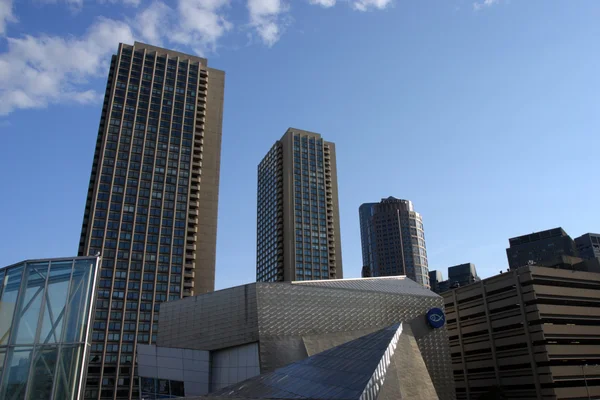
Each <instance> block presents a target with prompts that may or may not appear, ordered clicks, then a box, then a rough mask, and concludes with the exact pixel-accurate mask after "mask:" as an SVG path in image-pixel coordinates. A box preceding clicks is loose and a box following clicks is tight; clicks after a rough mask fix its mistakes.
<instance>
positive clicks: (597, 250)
mask: <svg viewBox="0 0 600 400" xmlns="http://www.w3.org/2000/svg"><path fill="white" fill-rule="evenodd" d="M575 245H576V246H577V252H578V255H579V257H581V258H583V259H584V260H592V259H594V258H597V259H599V260H600V235H599V234H597V233H586V234H585V235H581V236H579V237H578V238H575Z"/></svg>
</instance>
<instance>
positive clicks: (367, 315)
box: [157, 277, 454, 400]
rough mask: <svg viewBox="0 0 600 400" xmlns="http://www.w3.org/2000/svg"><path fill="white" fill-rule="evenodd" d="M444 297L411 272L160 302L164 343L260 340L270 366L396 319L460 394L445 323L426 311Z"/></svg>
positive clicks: (197, 345) (445, 385)
mask: <svg viewBox="0 0 600 400" xmlns="http://www.w3.org/2000/svg"><path fill="white" fill-rule="evenodd" d="M434 307H438V308H443V301H442V298H441V297H440V296H438V295H436V294H435V293H433V292H431V291H429V290H427V289H425V288H423V287H422V286H420V285H418V284H417V283H415V282H413V281H411V280H409V279H407V278H404V277H389V278H367V279H348V280H322V281H303V282H291V283H287V282H286V283H263V282H258V283H255V284H249V285H244V286H239V287H235V288H231V289H225V290H221V291H217V292H214V293H210V294H206V295H201V296H195V297H190V298H186V299H182V300H179V301H173V302H168V303H164V304H162V305H161V314H160V320H159V327H160V329H159V335H158V341H157V346H159V347H178V348H182V347H183V348H190V349H194V350H203V351H209V352H211V354H213V353H214V352H218V351H221V350H223V349H232V348H236V347H238V346H246V345H248V344H252V343H258V349H259V353H258V356H259V361H260V373H261V374H264V373H268V372H272V371H275V370H277V369H278V368H282V367H285V366H286V365H289V364H291V363H294V362H298V361H300V360H303V359H305V358H307V357H309V356H310V355H312V354H317V353H319V352H322V351H324V350H327V349H329V348H331V347H334V346H337V345H340V344H343V343H345V342H347V341H349V340H353V339H356V338H359V337H362V336H364V335H366V334H369V333H372V332H375V331H376V330H379V329H382V328H385V327H387V326H389V325H391V324H394V323H398V322H402V323H403V324H405V325H406V326H410V329H411V332H412V335H413V336H414V344H415V345H416V346H417V347H418V350H419V353H420V355H421V356H422V359H423V362H424V365H425V366H426V368H427V373H428V376H429V377H430V379H431V381H432V382H433V386H434V387H435V391H436V393H437V395H438V396H439V398H440V399H444V400H445V399H448V400H451V399H454V382H453V377H452V373H451V364H450V354H449V350H448V339H447V333H446V328H445V327H442V328H440V329H433V328H431V327H430V326H429V325H428V323H427V320H426V318H425V314H426V313H427V312H428V311H429V310H430V309H431V308H434Z"/></svg>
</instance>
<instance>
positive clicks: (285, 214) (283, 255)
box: [256, 128, 343, 282]
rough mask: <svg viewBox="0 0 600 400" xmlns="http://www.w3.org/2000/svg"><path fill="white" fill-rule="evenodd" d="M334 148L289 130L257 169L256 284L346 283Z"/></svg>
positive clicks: (316, 137)
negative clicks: (323, 280) (319, 280)
mask: <svg viewBox="0 0 600 400" xmlns="http://www.w3.org/2000/svg"><path fill="white" fill-rule="evenodd" d="M336 168H337V167H336V153H335V144H334V143H332V142H327V141H324V140H323V139H322V137H321V135H320V134H318V133H314V132H309V131H304V130H301V129H296V128H289V129H288V130H287V131H286V133H285V134H284V135H283V137H282V138H281V139H280V140H278V141H277V142H276V143H275V144H274V145H273V146H272V147H271V149H270V150H269V152H268V153H267V155H266V156H265V157H264V158H263V160H262V161H261V162H260V164H259V165H258V185H257V235H256V237H257V239H256V240H257V244H256V248H257V252H256V254H257V259H256V280H257V281H260V282H277V281H279V282H281V281H295V280H313V279H317V280H318V279H340V278H343V268H342V242H341V236H340V216H339V204H338V187H337V169H336Z"/></svg>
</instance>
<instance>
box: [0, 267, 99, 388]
mask: <svg viewBox="0 0 600 400" xmlns="http://www.w3.org/2000/svg"><path fill="white" fill-rule="evenodd" d="M97 265H98V258H97V257H76V258H60V259H46V260H35V261H24V262H22V263H18V264H15V265H11V266H9V267H5V268H2V269H0V398H1V399H6V400H22V399H60V400H63V399H65V400H67V399H77V398H79V395H80V391H81V385H82V375H83V373H84V372H85V368H83V367H84V365H83V363H84V360H85V359H86V356H87V354H88V353H89V340H90V337H89V325H90V324H89V322H90V318H91V313H92V308H93V307H92V304H91V303H92V299H93V292H94V288H95V283H96V275H97Z"/></svg>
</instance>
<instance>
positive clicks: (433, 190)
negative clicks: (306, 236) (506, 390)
mask: <svg viewBox="0 0 600 400" xmlns="http://www.w3.org/2000/svg"><path fill="white" fill-rule="evenodd" d="M29 5H30V4H29V3H28V2H27V1H26V2H21V3H18V4H16V3H15V7H14V10H13V14H14V20H17V19H18V22H17V21H13V22H8V23H7V24H5V25H3V28H2V30H3V32H5V36H6V38H10V39H11V40H10V41H9V40H8V39H4V40H3V41H2V45H1V48H0V50H1V51H2V52H3V53H2V54H3V56H2V60H3V61H7V60H14V65H15V66H16V67H19V66H21V65H22V64H21V63H22V62H23V61H24V60H25V59H24V58H23V57H25V56H27V57H30V58H27V59H26V60H27V61H33V63H32V64H31V65H33V66H37V68H38V70H39V71H50V72H51V73H52V74H51V75H49V76H50V78H56V80H55V79H49V80H40V81H38V82H39V84H34V85H32V86H31V87H32V88H35V89H36V90H38V92H36V93H38V95H36V96H34V97H33V98H29V97H28V98H25V100H27V99H29V100H31V101H30V102H24V103H23V106H22V108H18V109H14V110H12V111H11V113H10V114H9V115H7V116H3V117H2V119H1V122H0V137H1V140H2V146H0V171H2V172H0V180H1V181H2V183H3V192H4V193H8V195H5V196H3V197H2V203H1V207H0V210H1V211H0V213H1V214H0V218H1V220H2V221H3V227H4V228H5V229H3V232H2V234H1V235H2V236H1V238H0V239H1V240H0V242H1V243H2V244H3V246H2V249H3V251H2V252H1V254H0V257H1V260H2V264H4V265H8V264H12V263H14V262H17V261H19V260H21V259H25V258H32V257H33V258H44V257H53V256H57V255H60V256H64V255H73V256H74V255H76V251H77V244H76V243H78V241H79V236H80V233H81V232H80V228H81V217H82V215H81V213H82V206H83V204H84V203H85V189H82V188H83V187H86V186H87V185H88V182H89V167H90V166H89V161H90V160H91V159H92V158H93V148H94V144H95V141H96V133H97V127H98V126H97V121H98V119H99V116H100V108H101V103H99V102H98V100H97V97H94V95H95V94H97V93H103V92H104V88H105V83H106V82H105V81H104V80H105V78H106V73H107V71H108V64H107V63H109V62H110V54H112V53H113V52H114V49H115V48H116V45H117V43H116V42H117V40H116V39H117V37H119V34H120V33H121V29H120V28H121V27H122V25H108V27H112V28H114V31H115V32H114V33H115V35H114V36H115V40H114V41H112V39H110V38H107V37H108V36H103V34H104V32H106V30H102V29H100V28H102V27H106V26H107V25H106V24H104V25H102V24H101V25H99V24H98V21H97V19H96V17H97V16H99V15H102V16H104V17H105V18H107V19H112V20H119V21H122V20H123V17H131V21H133V20H134V19H135V18H134V17H135V16H137V15H138V14H140V13H141V12H142V11H144V10H145V9H146V6H147V4H145V3H143V2H142V3H141V4H140V6H139V7H138V8H135V7H133V6H124V5H123V4H122V2H104V3H102V4H95V3H88V2H86V3H85V5H84V6H83V7H82V8H81V9H80V10H78V11H77V12H71V10H69V9H68V7H66V6H65V4H64V2H54V4H46V2H43V4H42V3H40V4H36V6H35V7H28V6H29ZM393 5H394V6H393V7H392V6H390V7H388V8H386V9H385V10H377V11H375V12H369V13H362V12H355V11H353V10H352V9H351V7H348V6H347V4H346V3H341V2H338V4H337V5H336V6H335V7H332V8H329V9H327V10H324V9H321V8H319V7H316V6H312V5H309V4H302V5H297V4H294V5H293V6H292V8H291V9H290V13H289V14H288V15H289V16H293V17H294V19H295V21H294V22H293V23H291V24H290V25H288V28H287V30H286V31H285V32H284V34H283V35H282V36H281V37H280V38H279V41H278V42H277V43H274V44H273V45H272V47H264V46H262V45H260V44H257V43H256V42H253V43H251V44H249V45H247V46H246V43H245V41H243V42H242V44H241V45H240V42H238V41H237V39H234V38H233V37H232V38H231V40H230V38H229V37H224V41H220V42H218V43H219V45H218V46H215V47H214V48H213V49H203V51H205V53H206V56H207V57H208V58H209V59H210V62H211V65H212V66H214V67H216V68H219V69H223V70H226V71H227V73H228V75H227V76H228V82H227V86H226V93H227V94H226V100H225V107H224V109H225V116H224V133H223V158H222V171H221V172H222V174H221V196H220V204H219V221H218V224H219V231H218V239H217V246H218V249H217V275H216V287H217V288H224V287H229V286H234V285H236V284H241V283H245V282H252V281H254V280H255V257H256V239H255V235H256V215H255V204H254V202H255V199H256V169H255V168H256V165H257V163H258V162H259V161H260V160H261V159H262V157H263V156H264V154H265V151H266V149H268V148H269V146H271V145H272V144H273V142H274V140H275V139H277V138H278V137H279V134H280V132H282V130H284V129H285V128H287V127H288V126H298V127H302V128H303V129H307V130H310V131H315V132H322V133H323V134H324V135H326V137H327V139H328V140H331V141H333V142H335V143H336V144H337V152H338V160H337V161H338V170H339V177H338V181H339V191H340V193H339V197H340V224H341V236H342V237H343V249H342V252H343V260H344V276H345V277H358V276H360V268H361V267H362V262H361V249H360V230H359V223H358V218H357V217H356V209H357V207H358V206H359V205H360V204H361V203H363V202H365V201H370V200H372V199H378V198H380V197H383V196H386V195H389V194H392V195H394V196H397V197H400V198H408V199H411V200H412V201H413V202H414V203H415V204H416V205H418V210H419V212H420V213H421V214H423V215H424V218H425V219H426V221H425V222H426V227H427V250H428V261H429V265H430V268H431V269H441V270H445V268H447V267H448V266H450V265H456V264H460V263H463V262H467V261H470V262H473V263H474V264H476V265H477V268H478V273H479V274H480V275H481V276H482V277H487V276H491V275H493V274H496V273H497V272H498V271H499V270H505V269H506V268H507V267H508V265H507V262H506V253H505V248H506V246H507V244H508V243H507V239H508V238H511V237H515V236H518V235H523V234H525V233H528V232H534V231H541V230H545V229H549V228H552V227H555V226H562V227H563V228H564V229H565V230H566V231H567V232H569V233H571V234H572V235H574V236H578V235H581V234H584V233H585V232H597V231H598V228H597V227H598V226H599V225H600V216H599V215H598V214H597V213H596V212H595V209H596V206H595V201H594V199H595V197H596V195H597V194H598V192H597V189H596V188H594V187H590V185H589V177H584V176H583V174H580V171H582V170H586V169H590V170H592V169H593V167H594V166H595V164H596V159H597V155H596V153H595V150H594V149H596V148H597V147H598V144H600V137H598V136H597V135H595V132H597V131H598V129H599V128H600V121H599V120H598V118H597V113H596V112H595V110H596V104H597V96H596V93H597V90H596V88H597V87H598V86H599V83H600V80H599V79H598V76H597V74H596V73H595V71H596V70H597V68H596V66H597V65H598V64H599V63H600V59H599V57H598V56H597V54H596V52H593V51H590V49H593V48H595V46H596V44H595V42H594V41H593V40H592V38H595V37H597V35H598V33H600V32H599V30H600V29H599V28H598V26H597V19H598V16H599V15H600V12H599V9H598V5H597V3H596V2H590V1H582V2H579V3H578V6H577V7H573V6H571V5H569V4H565V3H559V2H556V3H552V4H550V5H548V4H545V3H543V2H540V1H535V0H533V1H531V2H518V3H515V2H507V1H499V2H495V4H494V5H492V6H490V7H486V8H482V9H480V10H477V11H476V10H474V9H473V7H472V4H471V2H467V3H465V2H460V1H450V2H447V3H446V2H444V4H442V5H439V7H426V5H425V4H421V3H420V2H395V3H394V4H393ZM457 7H458V8H459V9H458V10H457V9H456V8H457ZM242 8H244V7H243V6H241V5H232V6H231V9H230V10H231V16H230V17H229V19H231V21H232V22H233V23H235V28H233V27H232V28H231V29H230V30H229V31H228V32H230V34H231V35H237V36H236V37H239V36H240V35H241V36H244V40H245V33H246V32H242V33H240V32H239V31H238V30H237V28H239V27H241V26H242V24H243V23H244V22H245V21H246V10H245V8H244V9H243V10H242ZM238 14H239V15H238ZM105 22H106V21H105ZM91 26H93V27H94V29H91V28H90V27H91ZM557 26H560V27H561V29H556V27H557ZM46 34H47V35H48V36H47V37H48V40H46V41H43V40H42V39H43V38H44V37H45V36H44V35H46ZM25 35H31V39H30V40H29V41H28V40H26V38H27V36H25ZM109 36H110V35H109ZM111 37H112V36H111ZM175 37H176V36H175V35H173V38H175ZM340 38H344V40H340ZM17 39H19V40H17ZM158 39H160V40H159V41H158V42H163V43H162V44H163V45H165V46H166V45H168V44H170V43H171V42H169V41H168V40H167V39H165V38H164V36H160V35H159V36H158ZM158 42H154V43H156V44H159V43H158ZM40 43H42V44H43V46H42V47H36V46H34V45H36V44H40ZM129 43H133V42H132V41H130V42H129ZM88 44H92V45H93V46H91V47H90V49H93V51H92V50H90V49H88V47H86V46H87V45H88ZM27 45H30V46H27ZM64 48H66V49H75V50H80V49H88V50H89V51H83V52H77V53H76V54H78V55H81V56H78V57H73V58H69V57H59V56H58V55H61V54H64V53H63V52H61V51H58V50H61V49H64ZM175 48H176V49H180V50H184V51H187V52H190V53H194V51H195V50H194V49H193V48H192V46H190V44H189V43H186V44H176V46H175ZM96 49H99V50H98V51H99V52H100V53H96ZM50 50H52V51H50ZM108 52H110V54H109V55H107V54H108ZM42 55H43V56H45V57H47V58H44V57H42ZM91 64H93V66H91ZM369 64H372V65H373V68H375V69H376V72H369V71H368V69H369V68H370V67H368V65H369ZM3 65H4V64H3ZM9 65H13V64H11V63H9ZM53 68H56V69H57V71H55V70H54V69H53ZM28 71H29V70H28ZM65 71H66V72H65ZM54 73H57V74H58V73H61V75H53V74H54ZM34 76H35V77H40V75H34ZM46 76H48V75H41V77H46ZM2 78H3V80H1V81H0V85H1V86H0V87H1V88H2V90H3V93H13V89H15V87H14V86H11V85H12V83H11V82H9V81H18V78H19V75H9V76H8V77H7V76H6V75H3V76H2ZM53 81H57V82H59V83H60V85H59V86H58V87H56V86H49V87H41V83H42V82H53ZM24 84H25V83H24ZM18 88H21V87H20V86H19V87H17V89H18ZM27 88H29V87H27ZM29 89H31V88H29ZM51 89H55V91H56V93H58V94H56V95H55V96H50V95H48V94H47V93H49V92H48V90H50V93H52V90H51ZM88 90H90V92H89V93H87V95H83V94H82V93H86V92H87V91H88ZM92 91H93V92H92ZM26 93H31V92H26ZM69 94H71V95H72V96H69ZM76 95H77V96H76ZM86 96H87V97H86ZM69 98H70V99H71V100H69ZM75 99H79V101H80V102H84V103H85V101H84V100H86V99H87V102H88V103H89V104H87V103H86V104H74V103H73V101H75ZM33 100H35V101H33ZM100 101H101V100H100ZM5 104H6V103H5ZM565 140H567V141H572V142H573V143H578V144H580V146H578V147H577V150H576V151H573V152H569V153H567V154H563V155H562V157H563V158H562V159H561V162H560V163H556V164H553V165H548V166H546V168H545V169H530V170H529V171H528V172H527V173H525V172H524V171H525V165H526V164H530V163H531V162H532V161H531V159H532V158H533V159H535V158H539V156H540V155H549V154H556V149H557V148H559V147H558V146H559V143H563V144H564V143H565ZM558 164H560V167H559V166H558ZM558 181H564V182H569V187H570V190H571V193H570V195H569V196H561V195H558V194H557V192H556V182H558ZM32 182H35V185H34V186H33V187H35V188H36V193H38V194H39V195H35V196H34V195H28V194H27V193H30V191H31V189H32ZM32 234H35V236H36V237H37V238H39V239H40V240H38V241H36V243H35V245H34V246H32V243H31V241H28V240H25V238H27V237H29V236H30V235H32Z"/></svg>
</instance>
